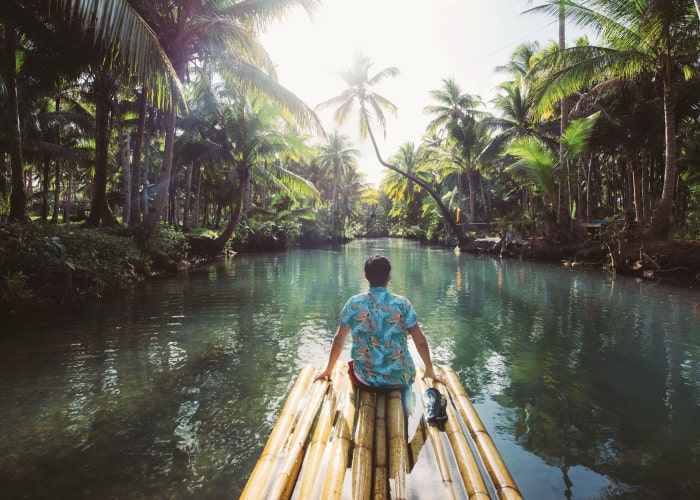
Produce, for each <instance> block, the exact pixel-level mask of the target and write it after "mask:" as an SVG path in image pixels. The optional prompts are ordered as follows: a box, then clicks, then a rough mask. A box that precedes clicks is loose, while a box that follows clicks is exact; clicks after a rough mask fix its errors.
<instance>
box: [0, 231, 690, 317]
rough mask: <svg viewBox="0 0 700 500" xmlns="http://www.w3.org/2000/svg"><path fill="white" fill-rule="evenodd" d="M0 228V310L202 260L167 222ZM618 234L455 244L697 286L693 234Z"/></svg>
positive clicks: (33, 308) (87, 296) (43, 309)
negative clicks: (681, 237)
mask: <svg viewBox="0 0 700 500" xmlns="http://www.w3.org/2000/svg"><path fill="white" fill-rule="evenodd" d="M0 236H2V239H1V240H0V317H2V316H15V317H18V316H19V317H21V316H24V315H28V314H31V315H36V314H50V313H51V311H55V310H56V309H57V308H60V309H66V308H75V307H83V306H85V305H86V304H87V305H89V304H91V303H94V302H95V301H98V300H102V299H103V298H104V297H107V296H109V295H111V294H113V293H115V292H118V291H120V290H124V289H128V288H130V287H133V286H136V285H137V284H138V283H140V282H142V281H143V280H146V279H152V278H154V277H158V276H162V275H164V274H172V273H175V272H178V271H180V270H182V269H186V268H190V267H193V266H196V265H197V264H200V263H202V262H206V261H207V260H209V259H203V258H200V257H196V256H194V257H193V256H192V255H190V253H191V252H190V251H189V245H188V243H187V239H186V237H185V236H184V235H183V234H182V233H179V232H176V231H173V230H163V231H159V232H158V233H157V234H156V235H155V236H154V237H152V238H151V239H150V240H149V241H137V238H136V237H135V236H134V234H132V233H129V232H125V231H122V232H120V231H107V230H102V229H75V228H65V227H56V226H49V225H40V224H35V225H29V226H24V225H1V226H0ZM619 241H621V240H619V239H618V240H614V239H611V240H607V241H605V242H600V241H598V242H596V241H588V240H586V241H577V242H571V243H552V242H549V241H547V240H546V239H545V238H532V239H528V240H523V239H521V238H518V237H514V238H510V239H509V240H507V241H506V240H505V239H504V240H502V241H501V240H499V239H497V238H491V239H477V240H471V241H470V243H469V244H468V245H466V246H463V248H462V251H464V252H469V253H474V254H478V255H488V256H490V257H494V258H515V259H521V260H530V261H539V262H549V263H553V264H557V265H565V266H571V267H578V266H586V267H597V268H599V269H607V270H608V271H610V272H614V273H617V274H620V275H627V276H634V277H638V278H640V279H645V280H655V281H660V282H664V283H669V284H673V285H678V286H682V287H691V288H692V287H698V286H700V242H699V241H658V240H639V239H637V240H635V241H629V242H619ZM451 247H452V248H454V244H452V246H451Z"/></svg>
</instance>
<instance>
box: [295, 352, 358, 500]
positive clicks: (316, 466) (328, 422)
mask: <svg viewBox="0 0 700 500" xmlns="http://www.w3.org/2000/svg"><path fill="white" fill-rule="evenodd" d="M341 367H344V365H342V364H341V363H337V364H336V366H335V369H334V370H333V375H332V377H331V381H332V382H331V387H330V390H329V391H327V392H326V398H325V400H324V402H323V406H322V407H321V413H320V414H319V417H318V422H317V423H316V429H315V430H314V433H313V436H312V437H311V443H309V448H308V449H307V450H306V458H305V462H304V469H303V470H302V471H301V476H300V478H299V480H298V483H299V498H311V497H312V494H313V491H314V488H315V485H316V478H317V476H318V472H319V470H320V469H321V464H322V461H323V453H324V451H325V450H326V445H327V444H328V437H329V436H330V434H331V427H332V426H333V418H334V417H335V412H336V410H337V403H338V400H339V399H340V395H341V394H342V393H343V388H344V387H343V386H344V384H349V383H350V380H349V379H348V378H347V377H343V376H342V374H341V370H342V369H343V368H341Z"/></svg>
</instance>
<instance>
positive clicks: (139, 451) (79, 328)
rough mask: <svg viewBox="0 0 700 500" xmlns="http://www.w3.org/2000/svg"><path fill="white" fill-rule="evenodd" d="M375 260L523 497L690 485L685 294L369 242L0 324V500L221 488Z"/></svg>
mask: <svg viewBox="0 0 700 500" xmlns="http://www.w3.org/2000/svg"><path fill="white" fill-rule="evenodd" d="M376 252H382V253H386V254H387V255H389V257H390V258H391V260H392V264H393V268H394V269H393V279H392V282H391V285H392V288H393V289H394V290H395V291H396V292H398V293H402V294H405V295H407V296H408V297H409V298H410V299H411V301H412V302H413V303H414V305H415V306H416V309H417V311H418V314H419V318H420V321H421V324H422V325H423V329H424V331H425V332H426V335H428V336H429V338H430V340H431V347H432V349H433V356H434V358H435V359H436V360H437V361H438V362H440V363H448V364H450V365H451V366H453V367H454V368H455V370H456V371H457V372H458V374H459V377H460V379H461V380H462V382H463V383H464V385H465V387H466V388H467V390H468V391H469V392H470V394H471V395H472V397H473V400H474V402H475V406H476V407H477V410H478V411H479V413H480V415H481V417H482V419H483V420H484V423H485V424H486V425H487V427H488V429H489V431H490V432H491V435H492V437H493V438H494V441H495V442H496V444H497V446H498V447H499V449H500V450H501V452H502V453H503V455H504V457H505V459H506V462H507V463H508V465H509V467H510V469H511V472H512V473H513V476H514V477H515V480H516V481H517V482H518V485H519V486H520V488H521V490H522V491H523V492H524V493H525V495H526V497H527V498H564V497H570V498H692V497H697V496H698V495H699V494H700V483H699V480H698V479H697V478H698V477H700V429H699V428H698V426H697V424H696V422H698V421H699V417H700V411H699V408H700V340H699V339H700V312H699V308H698V304H699V303H700V300H699V298H698V293H697V292H696V291H681V290H676V289H668V288H664V287H662V286H657V285H653V284H649V283H639V282H635V281H631V280H624V279H615V278H614V277H611V276H608V275H605V274H601V273H585V272H579V271H574V272H572V271H570V270H564V269H558V268H555V267H551V266H542V265H538V264H535V263H527V262H512V261H500V260H492V259H475V258H473V257H471V256H469V255H455V254H454V253H453V252H450V251H445V250H435V249H428V248H423V247H420V246H418V245H416V244H413V243H409V242H403V241H392V240H375V241H359V242H355V243H353V244H351V245H348V246H346V247H343V248H341V249H338V250H336V251H293V252H289V253H286V254H271V255H257V256H245V255H238V256H236V257H235V258H233V259H229V260H226V261H222V262H220V263H218V264H216V265H212V266H208V267H206V268H202V269H198V270H195V271H193V272H189V273H187V274H184V275H183V276H180V277H178V278H177V279H172V280H160V281H154V282H151V283H146V284H144V286H143V287H140V288H139V289H138V290H136V291H134V292H131V293H129V294H125V295H124V296H122V297H119V298H115V299H112V300H109V301H105V302H104V303H102V304H100V305H98V306H96V307H94V308H92V309H91V310H89V311H85V312H84V313H83V314H81V315H80V316H79V317H76V318H68V319H60V318H59V319H54V320H52V321H51V322H47V323H40V324H21V325H12V326H9V327H4V330H3V331H4V332H7V333H8V334H7V335H5V336H3V337H2V339H0V409H2V412H1V413H0V423H1V424H2V425H0V475H1V476H2V477H3V482H4V483H5V493H4V495H5V496H6V497H8V498H20V497H22V498H24V497H34V498H37V497H70V498H94V497H96V496H97V497H110V496H111V497H118V498H122V497H134V496H137V497H142V498H162V497H166V498H191V497H193V496H196V497H197V498H221V497H231V496H233V497H235V496H237V494H238V493H239V492H240V490H241V489H242V487H243V485H244V484H245V479H246V476H247V474H248V473H249V472H250V471H251V470H252V468H253V466H254V464H255V461H256V459H257V457H258V455H259V453H260V451H261V448H262V446H263V444H264V441H265V438H266V436H267V435H268V434H269V432H270V430H271V428H272V426H273V424H274V422H275V419H276V417H277V415H278V414H279V411H280V409H281V407H282V405H283V403H284V398H285V395H286V391H287V390H288V389H289V387H290V386H291V384H292V382H293V377H294V375H295V374H296V373H298V370H299V369H300V367H301V366H303V365H305V364H314V365H317V366H320V365H321V364H322V363H323V362H324V361H325V359H326V356H327V352H328V347H329V345H330V341H331V338H332V335H333V333H334V331H335V328H336V326H337V318H338V315H339V313H340V308H341V307H342V304H343V303H344V301H345V300H346V299H347V297H348V296H349V295H352V294H354V293H357V292H358V291H360V290H362V289H364V288H365V287H366V284H365V282H364V279H363V272H362V264H363V262H364V260H365V259H366V257H367V256H368V255H370V254H372V253H376ZM346 354H347V353H346ZM416 359H418V357H417V356H416Z"/></svg>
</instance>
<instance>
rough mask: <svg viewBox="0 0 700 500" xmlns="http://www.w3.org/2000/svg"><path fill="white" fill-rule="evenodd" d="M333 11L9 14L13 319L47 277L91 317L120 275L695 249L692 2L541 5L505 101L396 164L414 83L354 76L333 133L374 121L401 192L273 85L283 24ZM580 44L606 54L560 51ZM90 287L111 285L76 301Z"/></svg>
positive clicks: (365, 129)
mask: <svg viewBox="0 0 700 500" xmlns="http://www.w3.org/2000/svg"><path fill="white" fill-rule="evenodd" d="M317 4H318V2H317V1H316V0H273V1H267V2H254V1H249V0H220V1H217V2H210V1H204V0H183V1H180V2H167V1H161V0H113V1H107V0H7V2H6V4H5V6H4V8H3V10H2V12H0V27H2V41H1V44H2V48H3V51H2V56H1V57H0V75H1V76H0V107H1V108H2V110H3V113H2V114H1V115H0V116H1V117H2V118H0V122H1V124H2V125H1V127H0V224H2V226H0V231H1V232H0V236H2V239H0V297H2V298H3V300H6V301H7V300H19V299H20V298H25V299H27V298H30V297H32V296H33V295H34V294H38V291H37V289H38V288H37V287H38V286H39V285H38V280H32V278H31V273H32V267H34V268H42V266H33V265H32V261H33V259H39V258H41V256H45V258H46V259H47V262H49V261H50V263H51V265H52V266H54V267H52V268H51V271H50V272H48V273H47V274H48V275H50V276H54V281H57V282H61V283H64V284H65V286H66V287H67V289H68V290H80V292H76V293H75V294H74V295H76V294H77V295H85V293H86V292H85V290H90V292H87V293H88V295H89V294H92V295H95V296H96V295H101V294H102V293H103V291H104V289H107V288H109V287H108V286H107V285H105V286H104V287H100V286H96V285H94V283H108V281H109V280H106V279H104V277H101V276H100V275H99V273H100V272H101V271H100V269H99V268H100V266H101V265H102V264H103V263H104V262H105V259H115V260H116V261H118V262H121V263H122V266H123V267H122V268H121V269H122V270H126V272H123V271H120V273H121V276H122V277H133V278H134V279H137V275H139V276H140V275H144V274H148V273H151V272H155V271H156V270H157V268H158V267H159V265H161V266H162V264H166V265H167V266H172V265H173V264H174V263H175V262H176V261H177V260H179V259H182V258H183V257H187V258H192V257H193V256H194V255H204V256H207V255H215V254H218V253H220V252H222V251H225V250H234V251H248V250H261V249H264V250H272V249H275V250H278V249H284V248H287V247H289V246H291V245H296V244H304V245H318V244H326V243H333V242H339V241H343V240H347V239H348V238H354V237H359V236H377V235H392V236H403V237H412V238H420V239H423V240H426V241H431V242H435V243H438V242H448V243H450V244H455V243H458V244H464V243H466V242H467V241H468V239H469V237H470V236H474V235H477V234H494V232H495V231H499V230H500V231H503V230H505V229H507V228H510V229H513V230H517V231H518V232H521V233H523V235H524V236H525V235H528V234H529V235H534V234H544V235H545V236H546V237H547V238H549V240H550V241H552V242H565V241H570V240H573V239H575V238H578V237H580V232H579V230H580V227H581V224H582V223H585V222H591V221H599V220H605V221H614V220H626V221H633V222H634V223H635V224H636V226H637V227H639V228H646V230H647V232H648V233H649V236H653V237H655V238H685V239H697V238H698V236H699V235H700V168H699V166H698V165H699V162H700V149H699V147H698V144H700V127H699V126H698V123H700V120H698V118H700V116H699V115H700V79H698V76H699V73H698V70H699V69H700V57H699V51H700V21H699V14H698V11H697V10H696V5H697V2H695V4H693V3H690V2H686V1H683V0H663V1H659V0H638V1H635V2H629V1H626V0H605V1H603V0H589V1H578V2H577V1H572V0H544V1H542V2H540V3H539V4H537V2H533V4H537V5H533V6H532V8H531V9H530V10H529V11H528V12H529V13H532V14H538V15H547V16H551V17H553V18H554V19H557V20H558V22H559V23H560V39H559V40H558V41H557V42H553V43H551V44H549V45H545V46H541V45H540V44H539V43H537V42H526V43H524V44H522V45H521V46H519V47H517V48H516V49H515V50H514V51H513V53H512V56H511V58H510V60H508V61H504V64H503V65H502V66H501V67H499V68H497V69H496V70H497V71H498V72H499V74H502V75H503V81H502V83H501V84H500V85H499V87H498V89H497V91H496V92H495V95H494V96H491V97H490V98H488V97H486V98H485V96H476V95H472V94H470V93H469V91H468V89H463V88H462V86H461V85H460V84H459V82H458V80H457V79H456V78H454V77H449V78H442V79H441V80H439V81H436V88H435V90H434V91H432V93H431V95H430V100H429V101H428V102H426V103H425V113H426V128H425V130H426V132H425V136H424V137H423V139H422V140H421V141H420V143H416V142H414V141H411V140H407V141H406V142H405V143H403V144H402V145H401V146H400V148H399V150H398V151H387V152H381V151H380V150H379V147H378V144H377V141H376V136H375V133H376V132H385V127H386V123H387V121H386V114H393V113H395V112H396V107H395V105H394V104H392V102H391V96H384V95H382V94H381V92H380V85H381V83H382V82H384V81H385V80H386V79H388V78H396V77H399V76H400V73H399V70H398V68H395V67H388V68H384V69H380V70H378V71H375V70H374V69H373V61H372V59H371V58H370V57H368V56H366V55H363V54H357V55H356V57H355V58H354V60H353V61H350V64H349V66H348V70H347V71H345V72H343V73H342V74H341V75H340V77H341V79H342V81H343V82H344V83H345V85H346V87H347V89H346V90H345V91H343V92H342V93H341V94H340V95H338V96H337V97H334V98H331V99H328V100H327V101H325V102H324V103H322V104H321V105H319V109H320V108H324V107H325V108H331V109H333V110H334V113H335V119H336V122H337V123H338V124H342V123H344V122H346V121H347V120H348V119H356V120H358V122H357V123H358V125H359V132H360V137H361V138H365V137H369V138H370V140H371V141H372V144H373V147H374V150H375V152H376V155H377V157H378V158H379V160H380V162H381V164H382V165H384V166H385V167H386V168H387V171H386V175H385V177H384V179H383V181H382V182H381V184H380V185H379V186H372V185H370V184H369V183H368V182H367V180H366V178H365V177H364V175H363V174H362V172H361V170H360V165H361V161H362V159H361V158H360V157H359V151H358V149H357V145H355V144H352V142H351V141H350V139H349V138H348V137H347V136H346V135H343V134H342V133H341V132H339V131H333V132H330V131H329V130H330V128H324V124H321V123H320V121H319V119H318V117H317V115H316V112H315V110H314V108H313V107H311V106H310V105H309V104H308V103H304V102H302V101H301V100H300V99H299V98H298V97H296V96H295V95H294V94H293V93H292V92H290V91H289V90H287V89H286V88H284V86H283V85H281V83H280V82H279V81H278V80H277V77H276V74H275V67H274V61H272V60H271V58H270V56H269V55H268V53H267V52H266V51H265V48H264V47H263V46H262V45H261V44H260V42H259V38H258V36H257V35H258V34H259V33H260V32H261V31H262V30H264V29H265V28H266V26H268V25H269V24H270V23H272V22H284V18H285V14H287V13H288V12H289V11H290V9H292V8H295V7H301V8H304V9H307V10H308V11H312V10H313V9H314V7H316V6H317ZM567 23H573V24H575V25H577V26H580V27H582V28H584V29H585V30H586V32H588V33H590V38H585V37H584V38H581V39H579V40H576V41H575V42H574V43H573V44H570V45H568V46H567V44H566V41H565V36H564V33H565V26H566V25H567ZM325 126H326V127H328V126H329V124H325ZM382 153H385V154H386V155H387V156H386V157H385V156H383V155H382ZM385 158H386V159H385ZM96 234H100V235H102V236H94V237H93V236H85V235H96ZM71 238H75V239H76V241H80V242H81V243H80V245H91V243H89V242H90V241H93V242H94V243H92V245H94V246H95V251H94V252H93V253H92V255H98V254H99V252H98V250H97V247H98V246H103V245H108V243H106V242H107V241H110V242H112V241H114V240H113V238H122V240H121V241H123V244H122V246H123V248H122V249H121V250H120V252H119V255H118V256H117V253H115V252H111V253H108V254H107V255H109V256H111V257H106V256H102V255H101V254H100V255H99V256H98V257H95V258H94V259H93V260H89V259H88V260H85V259H83V258H78V257H76V256H74V255H72V254H71V253H70V252H71V249H72V248H77V247H76V246H75V245H73V244H72V243H69V242H68V240H70V239H71ZM163 241H168V242H169V244H161V243H162V242H163ZM154 242H156V243H155V244H154ZM164 249H165V250H167V251H164ZM156 250H157V251H156ZM17 252H19V253H22V252H24V253H25V254H26V255H31V256H32V258H25V259H19V260H18V259H17V258H16V256H12V257H10V254H13V255H14V254H15V253H17ZM164 254H167V255H164ZM47 269H48V268H47ZM78 269H81V270H82V271H81V272H85V273H87V272H91V273H92V275H93V278H94V280H96V281H94V282H93V284H92V285H90V284H88V285H80V286H79V287H74V286H72V283H74V282H73V281H71V279H77V278H72V277H73V276H77V275H76V273H77V270H78ZM90 270H91V271H90ZM93 278H83V281H84V282H85V283H89V282H90V279H93ZM131 281H133V280H132V279H131V278H128V279H124V280H122V281H120V284H119V286H126V284H128V283H129V282H131ZM64 295H66V294H64ZM64 295H62V297H63V296H64ZM60 300H63V299H60ZM60 300H59V301H60Z"/></svg>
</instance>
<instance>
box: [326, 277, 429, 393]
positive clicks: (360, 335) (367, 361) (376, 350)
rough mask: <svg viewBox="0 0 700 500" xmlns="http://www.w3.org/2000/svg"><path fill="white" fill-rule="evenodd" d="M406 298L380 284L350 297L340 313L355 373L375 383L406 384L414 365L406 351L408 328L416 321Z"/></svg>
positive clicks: (409, 379) (372, 383)
mask: <svg viewBox="0 0 700 500" xmlns="http://www.w3.org/2000/svg"><path fill="white" fill-rule="evenodd" d="M416 321H417V320H416V311H415V309H413V306H412V305H411V303H410V302H409V300H408V299H407V298H405V297H402V296H401V295H396V294H393V293H391V292H389V291H388V290H387V289H386V288H384V287H372V288H370V289H369V291H368V292H367V293H362V294H359V295H355V296H353V297H351V298H350V299H349V300H348V301H347V303H346V304H345V306H344V307H343V310H342V312H341V313H340V324H342V325H347V326H349V327H350V331H351V333H352V348H351V350H350V355H351V356H352V359H353V360H354V361H355V373H356V374H357V375H359V377H360V378H361V379H363V380H364V381H365V382H367V383H368V384H369V385H373V386H376V387H382V386H394V385H409V384H411V383H412V382H413V381H414V379H415V377H416V367H415V365H414V364H413V358H412V357H411V354H410V353H409V352H408V332H407V330H408V329H410V328H413V326H414V325H415V324H416Z"/></svg>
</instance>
